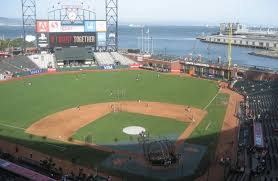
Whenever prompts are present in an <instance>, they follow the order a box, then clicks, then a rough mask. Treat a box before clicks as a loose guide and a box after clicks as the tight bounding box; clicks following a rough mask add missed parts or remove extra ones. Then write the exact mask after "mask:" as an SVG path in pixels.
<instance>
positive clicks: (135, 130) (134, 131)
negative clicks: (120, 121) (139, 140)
mask: <svg viewBox="0 0 278 181" xmlns="http://www.w3.org/2000/svg"><path fill="white" fill-rule="evenodd" d="M145 131H146V129H145V128H143V127H140V126H129V127H126V128H124V129H123V132H124V133H125V134H128V135H139V134H140V133H142V132H145Z"/></svg>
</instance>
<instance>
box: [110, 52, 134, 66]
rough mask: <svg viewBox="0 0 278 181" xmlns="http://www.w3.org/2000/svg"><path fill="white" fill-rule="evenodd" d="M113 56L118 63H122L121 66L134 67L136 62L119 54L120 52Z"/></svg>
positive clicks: (114, 53)
mask: <svg viewBox="0 0 278 181" xmlns="http://www.w3.org/2000/svg"><path fill="white" fill-rule="evenodd" d="M111 55H112V56H113V57H114V59H115V61H116V62H120V64H121V65H132V64H134V63H135V62H134V61H133V60H131V59H129V58H127V57H125V56H123V55H121V54H119V53H118V52H112V53H111Z"/></svg>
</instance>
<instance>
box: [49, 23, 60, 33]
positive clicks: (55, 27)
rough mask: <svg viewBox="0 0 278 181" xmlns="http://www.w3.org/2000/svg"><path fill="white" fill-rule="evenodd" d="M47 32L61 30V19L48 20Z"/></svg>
mask: <svg viewBox="0 0 278 181" xmlns="http://www.w3.org/2000/svg"><path fill="white" fill-rule="evenodd" d="M49 32H61V21H49Z"/></svg>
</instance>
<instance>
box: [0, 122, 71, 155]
mask: <svg viewBox="0 0 278 181" xmlns="http://www.w3.org/2000/svg"><path fill="white" fill-rule="evenodd" d="M0 126H4V127H8V128H13V129H18V130H23V131H25V130H26V129H25V128H21V127H17V126H12V125H8V124H4V123H0ZM45 144H46V145H49V146H53V147H56V148H59V150H60V151H65V150H66V149H67V148H66V147H63V146H57V145H54V144H51V143H45Z"/></svg>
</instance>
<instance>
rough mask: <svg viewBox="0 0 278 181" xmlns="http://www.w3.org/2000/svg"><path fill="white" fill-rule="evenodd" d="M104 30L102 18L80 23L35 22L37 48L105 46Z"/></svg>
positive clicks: (104, 25)
mask: <svg viewBox="0 0 278 181" xmlns="http://www.w3.org/2000/svg"><path fill="white" fill-rule="evenodd" d="M106 31H107V27H106V21H103V20H101V21H98V20H88V21H82V23H74V22H72V23H68V22H67V23H65V22H63V21H48V20H37V22H36V32H37V38H38V47H39V48H54V47H70V46H78V47H84V46H106ZM98 38H99V40H98Z"/></svg>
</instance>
